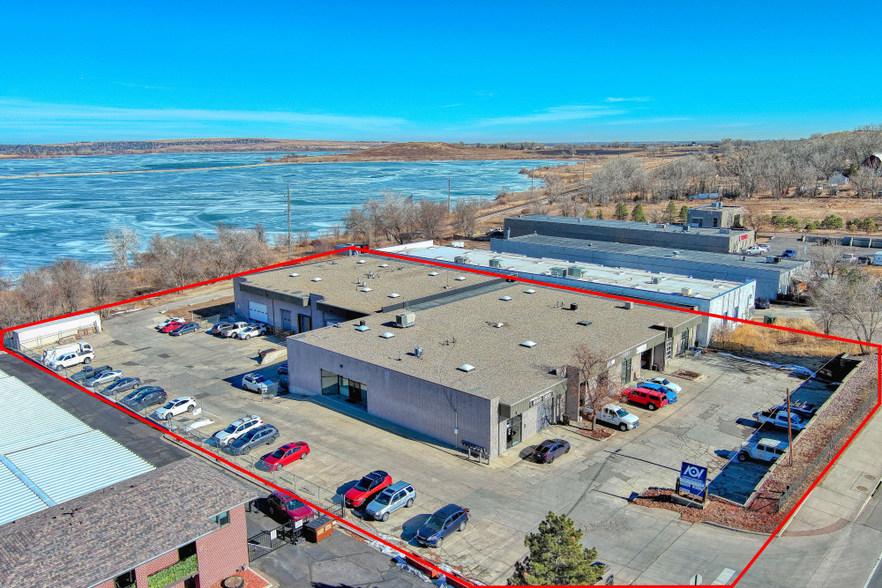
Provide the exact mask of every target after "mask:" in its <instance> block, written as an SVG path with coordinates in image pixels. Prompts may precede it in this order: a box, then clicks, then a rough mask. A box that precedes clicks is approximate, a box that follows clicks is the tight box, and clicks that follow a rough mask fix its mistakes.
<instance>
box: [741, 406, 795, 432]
mask: <svg viewBox="0 0 882 588" xmlns="http://www.w3.org/2000/svg"><path fill="white" fill-rule="evenodd" d="M753 418H754V420H755V421H756V422H757V423H759V424H765V423H768V424H770V425H772V426H773V427H779V428H781V429H786V428H787V411H786V410H779V411H777V412H774V411H771V410H764V411H762V412H755V413H753ZM807 424H808V419H804V418H802V417H800V416H799V415H797V414H795V413H791V414H790V425H791V427H792V428H793V430H794V431H802V430H803V429H805V426H806V425H807Z"/></svg>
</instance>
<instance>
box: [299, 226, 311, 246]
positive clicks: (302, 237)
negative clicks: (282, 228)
mask: <svg viewBox="0 0 882 588" xmlns="http://www.w3.org/2000/svg"><path fill="white" fill-rule="evenodd" d="M308 245H309V229H302V230H300V231H297V246H298V247H307V246H308Z"/></svg>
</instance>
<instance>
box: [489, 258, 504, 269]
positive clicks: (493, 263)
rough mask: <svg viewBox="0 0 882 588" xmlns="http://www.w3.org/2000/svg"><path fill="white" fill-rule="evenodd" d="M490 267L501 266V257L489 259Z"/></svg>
mask: <svg viewBox="0 0 882 588" xmlns="http://www.w3.org/2000/svg"><path fill="white" fill-rule="evenodd" d="M490 267H499V268H501V267H502V260H501V259H491V260H490Z"/></svg>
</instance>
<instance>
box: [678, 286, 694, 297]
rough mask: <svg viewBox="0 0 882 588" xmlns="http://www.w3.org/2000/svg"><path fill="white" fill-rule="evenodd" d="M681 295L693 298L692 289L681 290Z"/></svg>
mask: <svg viewBox="0 0 882 588" xmlns="http://www.w3.org/2000/svg"><path fill="white" fill-rule="evenodd" d="M680 294H682V295H683V296H692V288H683V289H681V290H680Z"/></svg>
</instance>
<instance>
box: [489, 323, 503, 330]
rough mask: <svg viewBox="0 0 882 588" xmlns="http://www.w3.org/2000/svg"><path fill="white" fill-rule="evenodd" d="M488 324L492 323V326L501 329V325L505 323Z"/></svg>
mask: <svg viewBox="0 0 882 588" xmlns="http://www.w3.org/2000/svg"><path fill="white" fill-rule="evenodd" d="M490 324H491V325H493V327H494V328H496V329H501V328H502V327H504V326H505V323H490Z"/></svg>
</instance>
